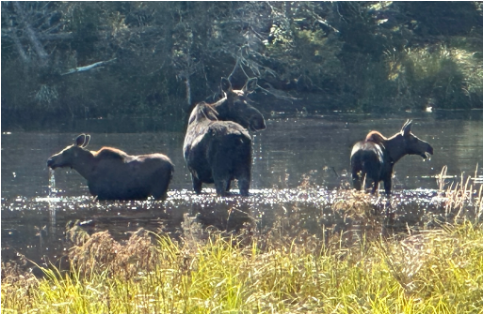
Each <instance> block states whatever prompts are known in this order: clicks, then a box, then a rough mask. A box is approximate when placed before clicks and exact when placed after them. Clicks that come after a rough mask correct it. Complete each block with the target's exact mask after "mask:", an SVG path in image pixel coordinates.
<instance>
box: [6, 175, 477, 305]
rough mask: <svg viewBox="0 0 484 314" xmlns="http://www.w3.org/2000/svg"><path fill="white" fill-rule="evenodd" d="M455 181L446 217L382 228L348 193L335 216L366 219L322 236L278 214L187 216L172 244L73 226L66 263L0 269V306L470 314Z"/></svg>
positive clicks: (472, 292) (470, 222) (471, 263)
mask: <svg viewBox="0 0 484 314" xmlns="http://www.w3.org/2000/svg"><path fill="white" fill-rule="evenodd" d="M464 187H465V188H464ZM467 187H468V184H463V185H462V188H461V189H459V190H458V189H454V190H452V188H449V189H448V190H447V191H446V192H445V195H444V196H445V199H446V200H447V201H446V202H445V204H443V208H442V209H443V210H444V211H445V212H446V213H447V215H446V216H445V217H451V220H448V221H441V220H439V221H436V222H435V224H434V225H433V226H432V227H428V228H425V230H419V231H418V232H413V231H411V229H410V228H409V229H408V230H407V231H406V232H404V233H401V232H400V233H398V232H397V233H393V234H392V235H389V234H388V233H387V232H381V231H382V230H383V229H384V228H383V227H385V223H388V220H387V219H386V218H384V217H383V216H385V215H380V216H382V217H383V218H382V217H380V218H378V217H377V216H375V214H372V210H373V209H372V208H371V206H369V204H370V203H369V202H368V199H369V198H368V197H367V196H364V195H359V194H354V195H352V196H351V198H348V199H347V202H345V203H343V202H338V203H337V204H335V211H344V212H346V213H347V215H352V216H353V217H354V218H355V219H354V221H356V220H358V217H367V218H371V219H367V220H366V223H365V225H364V226H360V228H356V226H353V227H352V228H349V229H346V231H344V232H335V231H334V230H326V229H325V227H322V231H323V232H322V233H321V235H322V236H316V235H312V234H310V233H308V232H307V230H306V231H305V230H303V229H300V230H299V231H297V232H294V229H291V228H290V226H289V225H290V224H295V223H297V222H296V221H287V220H286V221H285V220H284V218H281V220H280V221H279V222H278V223H276V224H275V225H274V227H273V228H272V229H271V230H270V231H266V232H262V231H256V230H255V229H254V228H253V227H251V226H246V227H245V228H242V229H241V231H240V232H239V233H237V234H234V233H227V232H221V231H213V230H212V231H210V229H206V228H200V229H199V230H198V231H197V229H196V227H194V226H193V224H191V223H188V224H186V226H185V227H186V228H185V227H184V229H185V232H184V236H183V238H182V239H181V240H180V241H175V240H173V239H171V238H169V237H167V236H160V235H156V234H154V233H151V232H147V231H144V230H139V231H138V232H137V233H135V234H133V235H132V236H131V237H130V238H129V240H128V241H126V242H125V243H120V242H117V241H115V240H114V239H113V238H112V237H111V236H110V235H109V233H108V232H98V233H94V234H92V235H88V234H87V233H86V232H85V231H83V230H82V229H81V228H80V227H73V228H71V229H69V230H68V233H67V235H68V238H69V240H70V241H72V244H73V245H72V248H71V249H70V250H69V253H68V260H69V265H70V266H69V270H67V271H61V270H59V268H56V267H54V266H50V267H48V268H42V270H43V273H44V276H43V277H42V278H36V277H34V276H33V275H32V274H30V273H25V272H22V271H21V270H19V268H17V267H16V266H15V265H11V264H2V296H1V298H2V312H3V313H244V312H246V313H482V295H483V243H482V238H483V230H482V188H481V189H480V192H479V193H478V196H477V197H476V196H475V194H476V193H474V198H472V197H471V198H470V196H472V193H473V192H472V191H470V189H469V191H466V189H467ZM469 192H470V193H469ZM462 200H467V201H470V203H471V206H470V207H464V206H463V201H462ZM467 204H468V205H469V202H468V203H467ZM466 213H467V214H466ZM469 214H471V215H469ZM468 217H473V218H474V219H468ZM360 221H363V220H361V219H360ZM372 221H373V222H372Z"/></svg>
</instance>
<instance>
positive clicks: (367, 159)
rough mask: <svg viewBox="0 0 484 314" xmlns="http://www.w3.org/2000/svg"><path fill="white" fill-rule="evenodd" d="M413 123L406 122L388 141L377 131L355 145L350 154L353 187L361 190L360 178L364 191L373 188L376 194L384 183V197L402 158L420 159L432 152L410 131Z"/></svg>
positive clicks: (425, 143)
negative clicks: (411, 156) (394, 169)
mask: <svg viewBox="0 0 484 314" xmlns="http://www.w3.org/2000/svg"><path fill="white" fill-rule="evenodd" d="M411 127H412V121H407V122H405V124H404V125H403V127H402V129H401V131H400V132H398V133H397V134H395V135H393V136H392V137H390V138H386V137H384V136H383V135H382V134H381V133H380V132H378V131H371V132H370V133H368V135H367V136H366V138H365V140H364V141H360V142H357V143H356V144H355V145H354V146H353V150H352V151H351V157H350V163H351V177H352V181H353V187H354V188H355V189H357V190H360V189H361V184H362V181H363V179H364V180H365V188H366V189H368V188H370V187H372V190H371V193H375V191H376V190H377V189H378V184H379V182H380V181H383V185H384V188H385V192H386V194H388V195H389V194H390V193H391V188H392V174H393V166H394V165H395V163H396V162H397V161H399V160H400V159H401V158H402V157H403V156H405V155H419V156H421V157H423V158H426V157H427V154H433V152H434V150H433V148H432V146H430V145H429V144H428V143H427V142H424V141H422V140H420V139H419V138H418V137H416V136H415V135H413V134H412V133H411V132H410V129H411Z"/></svg>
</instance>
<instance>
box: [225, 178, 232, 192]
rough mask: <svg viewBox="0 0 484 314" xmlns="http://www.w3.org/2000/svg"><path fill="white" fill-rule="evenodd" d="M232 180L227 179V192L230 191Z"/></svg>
mask: <svg viewBox="0 0 484 314" xmlns="http://www.w3.org/2000/svg"><path fill="white" fill-rule="evenodd" d="M230 182H231V180H228V181H227V186H226V187H225V191H226V192H228V191H230Z"/></svg>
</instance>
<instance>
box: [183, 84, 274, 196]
mask: <svg viewBox="0 0 484 314" xmlns="http://www.w3.org/2000/svg"><path fill="white" fill-rule="evenodd" d="M254 82H256V81H255V80H249V81H248V82H247V84H246V85H245V86H244V88H243V89H242V90H234V89H233V88H232V85H231V83H230V81H229V80H228V79H226V78H222V82H221V85H222V92H223V94H224V96H223V98H222V99H220V100H219V101H217V102H216V103H213V104H207V103H205V102H201V103H199V104H197V105H196V106H195V108H193V110H192V113H191V115H190V118H189V120H188V127H187V132H186V135H185V141H184V144H183V155H184V158H185V161H186V163H187V166H188V169H189V171H190V173H191V177H192V184H193V189H194V191H195V192H196V193H197V194H200V193H201V190H202V183H215V189H216V191H217V194H218V195H225V194H226V192H227V191H229V190H230V183H231V181H232V180H233V179H237V180H238V184H239V190H240V194H241V195H244V196H246V195H248V194H249V186H250V179H251V165H252V158H251V156H252V146H251V137H250V135H249V132H248V131H247V129H250V130H262V129H264V128H265V120H264V117H263V115H262V114H261V113H260V112H259V111H258V110H257V109H256V108H254V107H252V106H251V105H249V103H248V99H247V95H248V94H249V93H250V90H251V89H252V88H253V86H254V84H253V83H254ZM246 128H247V129H246Z"/></svg>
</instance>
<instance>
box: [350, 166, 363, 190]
mask: <svg viewBox="0 0 484 314" xmlns="http://www.w3.org/2000/svg"><path fill="white" fill-rule="evenodd" d="M351 180H352V181H353V188H354V189H356V190H357V191H360V190H361V177H360V175H359V174H358V171H355V170H353V171H352V173H351Z"/></svg>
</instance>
